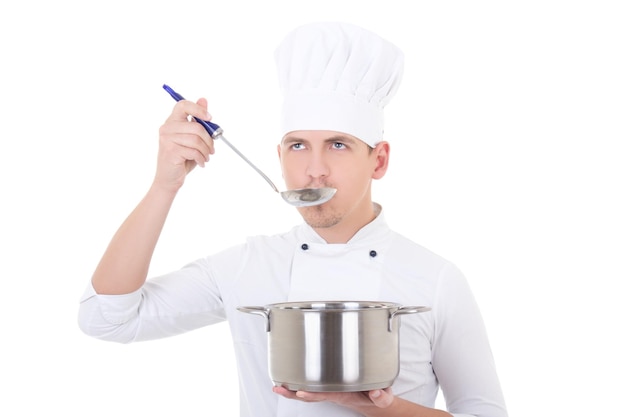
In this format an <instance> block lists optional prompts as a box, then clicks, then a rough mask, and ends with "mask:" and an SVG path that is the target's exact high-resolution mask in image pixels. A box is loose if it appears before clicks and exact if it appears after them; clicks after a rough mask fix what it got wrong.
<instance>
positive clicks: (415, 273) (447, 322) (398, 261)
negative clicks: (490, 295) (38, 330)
mask: <svg viewBox="0 0 626 417" xmlns="http://www.w3.org/2000/svg"><path fill="white" fill-rule="evenodd" d="M324 300H343V301H383V302H395V303H400V304H401V305H404V306H428V307H431V308H432V310H431V311H429V312H426V313H419V314H407V315H402V316H400V317H399V318H400V319H401V326H400V330H399V331H400V334H399V341H400V372H399V375H398V377H397V379H396V380H395V382H394V384H393V386H392V391H393V393H394V394H395V395H397V396H399V397H402V398H405V399H407V400H409V401H412V402H415V403H419V404H422V405H424V406H427V407H433V406H434V404H435V398H436V396H437V392H438V389H439V387H441V390H442V392H443V394H444V397H445V401H446V406H447V409H448V411H449V412H451V413H453V414H454V415H455V416H457V417H460V416H481V417H505V416H507V411H506V407H505V403H504V399H503V395H502V391H501V388H500V383H499V380H498V376H497V373H496V370H495V366H494V361H493V357H492V353H491V349H490V346H489V342H488V339H487V334H486V331H485V328H484V324H483V320H482V317H481V314H480V311H479V308H478V306H477V304H476V302H475V299H474V296H473V295H472V293H471V290H470V288H469V286H468V283H467V281H466V279H465V278H464V276H463V275H462V274H461V272H460V271H459V270H458V269H457V268H456V267H455V266H454V265H453V264H451V263H450V262H448V261H446V260H445V259H443V258H441V257H440V256H438V255H436V254H434V253H432V252H430V251H429V250H427V249H425V248H423V247H422V246H420V245H418V244H416V243H414V242H412V241H410V240H408V239H406V238H405V237H403V236H401V235H399V234H398V233H396V232H394V231H392V230H391V229H390V228H389V227H388V226H387V223H386V222H385V220H384V216H383V212H382V211H381V213H380V214H379V215H378V216H377V218H376V219H375V220H374V221H372V222H371V223H370V224H368V225H366V226H365V227H363V228H362V229H361V230H360V231H359V232H358V233H357V234H355V236H354V237H353V238H352V239H351V240H350V241H349V242H348V243H346V244H328V243H326V242H325V241H324V240H323V239H322V238H321V237H320V236H319V235H318V234H317V233H316V232H315V231H314V230H313V229H312V228H311V227H310V226H308V225H306V224H302V225H299V226H296V227H294V228H293V229H292V230H290V231H289V232H287V233H284V234H278V235H274V236H255V237H250V238H248V239H247V241H246V242H245V243H243V244H241V245H238V246H234V247H232V248H229V249H226V250H224V251H222V252H220V253H217V254H215V255H212V256H208V257H205V258H202V259H198V260H197V261H195V262H192V263H190V264H188V265H186V266H185V267H183V268H182V269H180V270H178V271H174V272H172V273H169V274H166V275H163V276H160V277H156V278H152V279H149V280H148V281H146V283H145V285H144V286H143V287H142V288H141V289H139V290H137V291H135V292H133V293H130V294H125V295H99V294H96V292H95V291H94V289H93V287H92V286H91V284H90V285H88V287H87V289H86V291H85V294H84V295H83V297H82V298H81V303H80V308H79V325H80V328H81V329H82V330H83V331H84V332H85V333H86V334H89V335H91V336H94V337H97V338H100V339H103V340H109V341H115V342H121V343H129V342H135V341H140V340H148V339H155V338H162V337H167V336H173V335H176V334H179V333H182V332H186V331H189V330H193V329H197V328H200V327H203V326H207V325H210V324H213V323H217V322H220V321H223V320H228V323H229V325H230V330H231V334H232V337H233V341H234V346H235V354H236V359H237V362H238V369H239V383H240V399H241V404H240V409H241V416H242V417H296V416H298V417H319V416H321V415H327V416H333V417H354V416H358V415H359V414H358V413H356V412H354V411H352V410H349V409H346V408H343V407H340V406H338V405H335V404H332V403H327V402H318V403H305V402H301V401H297V400H289V399H286V398H283V397H281V396H279V395H277V394H274V393H273V392H272V389H271V388H272V385H273V384H272V381H271V380H270V377H269V371H268V361H267V359H268V351H267V337H268V334H267V333H266V329H265V322H264V321H263V319H262V318H260V317H258V316H256V315H250V314H246V313H243V312H241V311H238V310H237V307H238V306H265V305H268V304H272V303H278V302H285V301H324Z"/></svg>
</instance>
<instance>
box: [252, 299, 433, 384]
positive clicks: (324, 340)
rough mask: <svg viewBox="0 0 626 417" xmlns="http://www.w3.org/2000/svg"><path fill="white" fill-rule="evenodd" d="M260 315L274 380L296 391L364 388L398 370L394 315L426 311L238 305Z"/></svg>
mask: <svg viewBox="0 0 626 417" xmlns="http://www.w3.org/2000/svg"><path fill="white" fill-rule="evenodd" d="M240 310H241V311H245V312H249V313H255V314H261V315H264V316H265V317H266V320H267V326H268V327H267V329H268V349H269V358H268V363H269V372H270V377H271V379H272V381H273V382H274V384H276V385H281V386H284V387H286V388H288V389H289V390H292V391H297V390H304V391H313V392H323V391H325V392H328V391H343V392H348V391H367V390H372V389H379V388H387V387H389V386H391V384H392V383H393V381H394V380H395V378H396V377H397V375H398V372H399V370H400V360H399V328H400V322H399V317H398V316H399V315H400V314H409V313H417V312H421V311H428V310H429V308H427V307H402V306H400V305H399V304H396V303H386V302H360V301H333V302H328V301H324V302H295V303H278V304H271V305H268V306H265V307H262V308H260V307H241V308H240Z"/></svg>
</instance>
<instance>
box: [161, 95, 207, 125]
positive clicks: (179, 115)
mask: <svg viewBox="0 0 626 417" xmlns="http://www.w3.org/2000/svg"><path fill="white" fill-rule="evenodd" d="M188 116H193V117H197V118H199V119H202V120H211V115H210V114H209V112H208V111H207V107H206V100H205V99H200V100H198V103H194V102H193V101H189V100H180V101H179V102H177V103H176V104H175V105H174V108H173V109H172V113H171V114H170V116H169V117H168V120H177V121H183V120H187V117H188Z"/></svg>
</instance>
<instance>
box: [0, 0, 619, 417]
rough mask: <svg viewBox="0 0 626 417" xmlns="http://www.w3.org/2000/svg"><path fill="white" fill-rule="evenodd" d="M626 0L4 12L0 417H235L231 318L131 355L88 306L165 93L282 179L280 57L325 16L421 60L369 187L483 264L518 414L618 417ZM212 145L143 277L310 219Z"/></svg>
mask: <svg viewBox="0 0 626 417" xmlns="http://www.w3.org/2000/svg"><path fill="white" fill-rule="evenodd" d="M620 3H622V2H620V1H613V2H610V1H601V0H600V1H597V0H596V1H555V0H542V1H533V0H531V1H517V2H512V1H506V2H505V1H485V0H480V1H437V2H404V1H392V0H387V1H384V2H383V1H365V0H359V1H339V0H333V1H322V0H320V1H316V2H306V3H305V2H303V4H300V3H299V2H296V1H278V0H267V1H263V2H256V1H243V2H242V1H235V0H223V1H220V2H214V1H213V2H212V1H189V2H185V1H155V2H133V1H129V0H126V1H108V2H78V1H74V2H72V1H68V0H60V1H54V2H44V1H34V2H19V5H18V2H3V3H2V6H0V16H1V19H2V22H1V25H0V35H1V36H0V43H1V56H2V64H1V65H0V75H1V79H0V82H2V90H1V94H0V117H1V120H2V123H1V131H0V134H1V148H0V180H1V181H2V184H1V187H0V190H1V191H0V193H1V195H2V201H3V203H2V205H1V206H0V210H1V216H0V240H1V242H0V243H1V244H2V252H1V255H0V256H1V258H0V259H1V260H0V262H1V263H0V278H1V280H2V281H1V282H2V291H1V292H0V320H1V324H2V327H1V330H2V340H3V341H2V343H1V345H0V346H1V350H0V352H1V355H0V382H2V384H3V387H4V388H3V391H2V394H1V395H0V397H1V399H0V415H3V416H33V415H51V414H53V413H54V414H55V415H56V414H57V413H58V414H59V415H82V414H89V415H91V416H94V417H96V416H110V415H115V416H118V417H123V416H148V415H149V416H189V417H190V416H207V415H221V416H225V417H229V416H236V415H237V414H238V405H237V398H238V392H237V390H238V389H237V379H236V369H235V364H234V361H233V357H232V354H231V341H230V339H229V334H228V327H227V326H226V325H225V324H223V325H217V326H214V327H211V328H206V329H202V330H199V331H196V332H192V333H189V334H186V335H183V336H180V337H176V338H171V339H166V340H160V341H154V342H145V343H138V344H134V345H117V344H112V343H106V342H101V341H97V340H95V339H91V338H89V337H87V336H84V335H83V334H82V333H80V331H79V329H78V327H77V325H76V313H77V310H78V299H79V297H80V295H81V293H82V291H83V289H84V287H85V285H86V284H87V282H88V280H89V278H90V275H91V273H92V271H93V269H94V268H95V266H96V263H97V262H98V260H99V257H100V255H101V254H102V252H103V250H104V249H105V247H106V245H107V243H108V241H109V239H110V237H111V236H112V234H113V232H114V231H115V229H116V228H117V226H118V225H119V224H120V223H121V222H122V220H123V219H124V218H125V217H126V215H127V214H128V213H129V212H130V210H131V209H132V208H133V207H134V205H135V204H136V203H137V202H138V201H139V199H140V198H141V197H142V196H143V193H144V192H145V191H146V190H147V187H148V185H149V183H150V181H151V178H152V174H153V169H154V165H155V155H156V150H157V136H158V134H157V132H158V128H159V126H160V125H161V123H162V122H163V120H164V119H165V117H166V116H167V115H168V114H169V112H170V110H171V107H172V106H173V104H174V102H173V100H172V99H171V98H170V97H169V96H168V95H167V94H166V93H165V91H163V90H162V88H161V85H162V84H163V83H168V84H170V85H171V86H172V87H174V88H175V89H176V90H178V91H179V92H180V93H181V94H183V95H184V96H186V98H189V99H194V100H195V99H197V98H199V97H201V96H204V97H207V98H208V99H209V110H210V111H211V113H212V114H213V117H214V121H215V122H217V123H219V124H220V125H221V126H222V127H223V128H224V129H225V133H226V136H227V137H228V138H229V139H230V140H231V141H232V142H233V143H234V144H236V145H238V146H239V147H240V148H241V149H242V150H244V151H245V152H246V153H247V154H248V156H250V158H251V159H252V160H253V161H254V162H256V163H257V164H258V165H259V166H260V167H261V168H263V169H264V170H265V171H266V172H267V173H268V174H269V175H270V176H271V177H272V178H274V180H275V181H276V182H277V183H278V184H280V185H281V186H282V181H281V178H280V172H279V169H278V164H277V159H276V152H275V144H276V143H277V142H278V140H279V138H278V137H277V128H276V127H277V121H278V117H277V115H278V106H279V97H278V87H277V83H276V76H275V72H274V62H273V56H272V54H273V50H274V48H275V46H276V45H277V44H278V42H279V41H280V39H281V38H282V36H283V35H284V34H285V33H286V32H287V31H288V30H290V29H292V28H293V27H295V26H297V25H300V24H302V23H306V22H309V21H314V20H346V21H350V22H352V23H356V24H359V25H363V26H366V27H368V28H370V29H372V30H374V31H376V32H378V33H380V34H381V35H382V36H383V37H385V38H387V39H389V40H391V41H393V42H394V43H396V44H397V45H398V46H400V47H401V48H402V49H403V50H404V51H405V54H406V69H405V76H404V80H403V83H402V85H401V87H400V90H399V92H398V94H397V96H396V97H395V98H394V99H393V100H392V102H391V103H390V104H389V105H388V107H387V112H386V114H387V116H386V117H387V119H386V121H387V122H386V136H387V139H388V140H389V141H390V142H391V144H392V159H391V168H390V170H389V172H388V175H387V176H386V177H385V178H384V179H382V180H380V181H378V182H376V183H375V189H374V193H375V197H376V200H377V201H380V202H381V203H382V204H383V205H384V207H385V210H386V213H387V219H388V221H389V223H390V224H391V226H393V227H394V228H396V229H397V230H398V231H401V232H402V233H403V234H405V235H407V236H409V237H411V238H412V239H413V240H415V241H417V242H419V243H421V244H423V245H424V246H426V247H428V248H430V249H432V250H433V251H435V252H437V253H439V254H440V255H442V256H444V257H446V258H448V259H449V260H451V261H453V262H454V263H456V264H457V265H458V266H459V267H460V268H461V269H462V270H463V271H464V272H465V274H466V275H467V278H468V280H469V281H470V283H471V285H472V287H473V289H474V291H475V294H476V297H477V298H478V300H479V302H480V305H481V308H482V311H483V314H484V317H485V321H486V323H487V326H488V330H489V334H490V338H491V342H492V348H493V352H494V355H495V358H496V361H497V365H498V370H499V374H500V377H501V382H502V386H503V389H504V392H505V396H506V399H507V403H508V407H509V411H510V414H511V415H512V416H514V415H519V416H529V415H533V416H538V415H542V416H549V415H560V416H565V415H580V416H582V415H597V416H599V415H603V414H611V415H615V414H616V413H617V414H619V413H623V411H624V408H623V401H622V400H621V398H623V391H624V388H625V384H624V382H623V381H624V379H623V378H624V374H625V373H626V366H625V361H624V352H625V351H626V346H625V343H624V333H625V332H624V328H625V327H626V326H625V317H626V314H625V312H624V306H623V303H624V301H623V300H624V297H623V294H624V291H623V289H622V288H623V281H624V280H625V279H626V262H625V260H626V221H625V216H624V213H626V201H625V179H626V164H625V162H624V159H625V157H626V152H625V151H624V147H623V142H624V140H625V139H626V127H625V114H626V98H625V97H626V82H625V77H624V74H626V58H625V53H626V52H625V51H626V48H625V47H626V42H625V40H626V30H625V27H626V25H625V24H624V22H625V21H626V14H625V13H624V12H623V10H622V9H620V8H619V7H618V6H619V5H620ZM409 4H411V5H410V6H409ZM217 147H218V149H217V154H216V155H215V156H214V158H213V159H212V160H211V162H210V164H209V165H208V166H207V168H205V169H204V170H200V169H198V170H196V171H194V172H193V174H192V175H191V176H190V177H189V178H188V181H187V183H186V185H185V187H184V189H183V190H182V191H181V193H180V195H179V198H178V200H177V202H176V204H175V205H174V207H173V210H172V213H171V216H170V218H169V221H168V223H167V225H166V228H165V230H164V232H163V236H162V240H161V242H160V244H159V246H158V248H157V253H156V254H155V261H154V263H153V265H152V271H151V273H153V274H157V273H161V272H166V271H169V270H171V269H174V268H178V267H180V266H182V265H183V264H184V263H186V262H188V261H190V260H193V259H195V258H197V257H199V256H204V255H207V254H209V253H212V252H213V251H216V250H218V249H220V248H223V247H225V246H227V245H230V244H233V243H238V242H240V241H241V240H242V239H244V238H245V236H247V235H250V234H258V233H273V232H279V231H284V230H286V229H287V228H289V227H291V225H292V224H294V222H297V221H299V217H298V215H297V213H296V212H295V210H294V209H292V208H290V207H288V206H287V205H286V204H284V203H283V202H282V201H281V200H280V198H279V197H278V196H277V195H276V194H275V193H273V191H272V190H271V189H270V188H269V186H268V185H267V184H266V183H265V182H264V181H263V180H262V179H261V178H260V177H259V176H257V174H255V173H254V171H252V170H251V169H250V168H249V167H247V165H245V164H244V163H243V162H242V161H241V160H239V159H237V157H236V156H235V155H234V154H233V153H232V152H231V151H230V150H228V149H227V148H225V147H222V146H220V145H219V144H217ZM8 410H12V411H8ZM217 410H222V411H217ZM259 417H264V416H259Z"/></svg>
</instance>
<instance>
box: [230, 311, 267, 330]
mask: <svg viewBox="0 0 626 417" xmlns="http://www.w3.org/2000/svg"><path fill="white" fill-rule="evenodd" d="M237 310H239V311H241V312H244V313H250V314H256V315H258V316H263V317H265V331H266V332H269V331H270V313H269V311H268V310H267V309H266V308H265V307H259V306H244V307H237Z"/></svg>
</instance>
